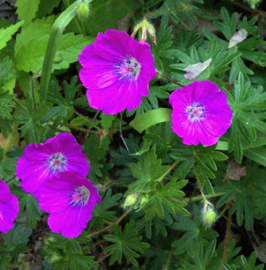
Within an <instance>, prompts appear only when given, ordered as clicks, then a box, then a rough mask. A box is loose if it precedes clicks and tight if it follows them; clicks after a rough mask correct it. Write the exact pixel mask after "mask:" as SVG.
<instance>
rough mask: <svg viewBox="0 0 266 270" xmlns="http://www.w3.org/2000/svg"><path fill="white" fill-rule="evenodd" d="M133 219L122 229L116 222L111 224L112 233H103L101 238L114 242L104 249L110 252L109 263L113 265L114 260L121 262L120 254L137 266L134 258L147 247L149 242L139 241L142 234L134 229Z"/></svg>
mask: <svg viewBox="0 0 266 270" xmlns="http://www.w3.org/2000/svg"><path fill="white" fill-rule="evenodd" d="M133 228H134V221H133V220H131V221H130V222H129V223H127V224H126V226H125V228H124V231H122V229H121V227H119V226H117V225H116V224H114V225H113V232H114V235H111V234H109V235H104V236H103V238H104V239H105V240H107V241H109V242H112V243H114V244H112V245H110V246H108V247H107V248H106V249H105V251H106V252H112V255H111V258H110V260H109V265H110V266H111V265H113V264H114V263H115V262H116V261H118V263H119V264H121V263H122V256H123V255H124V256H125V257H126V260H127V262H128V263H132V264H133V265H134V266H136V267H137V266H138V262H137V260H136V259H135V258H138V257H139V256H140V255H139V254H138V253H143V249H146V248H149V246H150V245H149V244H148V243H145V242H141V239H142V236H140V235H139V234H138V232H137V231H135V230H134V229H133Z"/></svg>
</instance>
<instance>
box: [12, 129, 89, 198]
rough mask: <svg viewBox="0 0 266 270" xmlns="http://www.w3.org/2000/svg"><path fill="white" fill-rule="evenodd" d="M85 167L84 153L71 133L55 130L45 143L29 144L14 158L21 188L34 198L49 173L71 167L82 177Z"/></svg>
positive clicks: (87, 166) (87, 164) (85, 170)
mask: <svg viewBox="0 0 266 270" xmlns="http://www.w3.org/2000/svg"><path fill="white" fill-rule="evenodd" d="M89 168H90V166H89V163H88V161H87V159H86V154H84V153H82V147H81V145H79V144H77V142H76V139H75V137H74V136H72V135H71V134H69V133H59V134H58V135H57V136H56V137H55V138H51V139H48V140H47V141H46V142H45V143H40V144H38V145H36V144H34V143H31V144H29V145H28V146H27V147H26V149H25V150H24V153H23V156H22V157H21V158H19V160H18V163H17V168H16V174H17V177H18V178H20V179H21V180H22V181H21V182H20V185H21V187H22V188H23V189H24V191H26V192H29V193H33V194H34V196H35V197H36V198H38V192H39V187H40V185H41V184H42V182H43V181H45V180H46V179H48V178H49V177H51V176H53V175H56V174H57V173H59V172H63V171H75V172H78V173H79V174H80V175H81V176H84V177H86V176H87V174H88V172H89Z"/></svg>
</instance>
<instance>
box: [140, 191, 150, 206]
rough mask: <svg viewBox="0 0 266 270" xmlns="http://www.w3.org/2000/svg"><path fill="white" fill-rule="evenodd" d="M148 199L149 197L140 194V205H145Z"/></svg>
mask: <svg viewBox="0 0 266 270" xmlns="http://www.w3.org/2000/svg"><path fill="white" fill-rule="evenodd" d="M148 199H149V195H148V194H145V193H144V194H142V195H141V201H140V204H144V203H146V202H147V201H148Z"/></svg>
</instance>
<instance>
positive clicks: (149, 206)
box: [142, 180, 189, 219]
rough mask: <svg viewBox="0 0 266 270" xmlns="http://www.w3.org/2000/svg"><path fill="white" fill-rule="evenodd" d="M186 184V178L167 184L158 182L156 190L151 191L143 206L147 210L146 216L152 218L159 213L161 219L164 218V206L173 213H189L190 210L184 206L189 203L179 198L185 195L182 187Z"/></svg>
mask: <svg viewBox="0 0 266 270" xmlns="http://www.w3.org/2000/svg"><path fill="white" fill-rule="evenodd" d="M186 184H187V181H186V180H182V181H178V182H169V183H167V184H166V185H165V186H163V185H162V184H161V183H157V185H156V190H155V191H153V192H150V197H149V199H148V201H147V202H146V203H145V204H144V206H143V208H142V209H143V210H144V211H145V212H146V216H145V218H146V219H151V218H153V217H154V216H155V215H157V216H158V217H159V218H160V219H164V216H165V213H164V212H165V209H164V208H166V209H167V211H169V212H170V213H171V214H172V215H175V214H176V213H180V214H182V215H189V212H188V211H187V210H186V209H185V208H184V207H185V206H186V205H187V203H185V202H182V201H180V200H179V199H177V198H178V197H183V196H184V195H185V194H184V192H183V191H181V190H180V189H181V188H183V187H184V186H185V185H186Z"/></svg>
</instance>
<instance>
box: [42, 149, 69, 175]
mask: <svg viewBox="0 0 266 270" xmlns="http://www.w3.org/2000/svg"><path fill="white" fill-rule="evenodd" d="M66 162H67V159H66V157H65V156H64V155H62V154H61V153H55V154H53V155H52V156H50V157H49V159H48V161H47V167H48V168H49V170H50V171H51V172H52V174H56V173H58V172H62V171H64V170H65V168H66Z"/></svg>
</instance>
